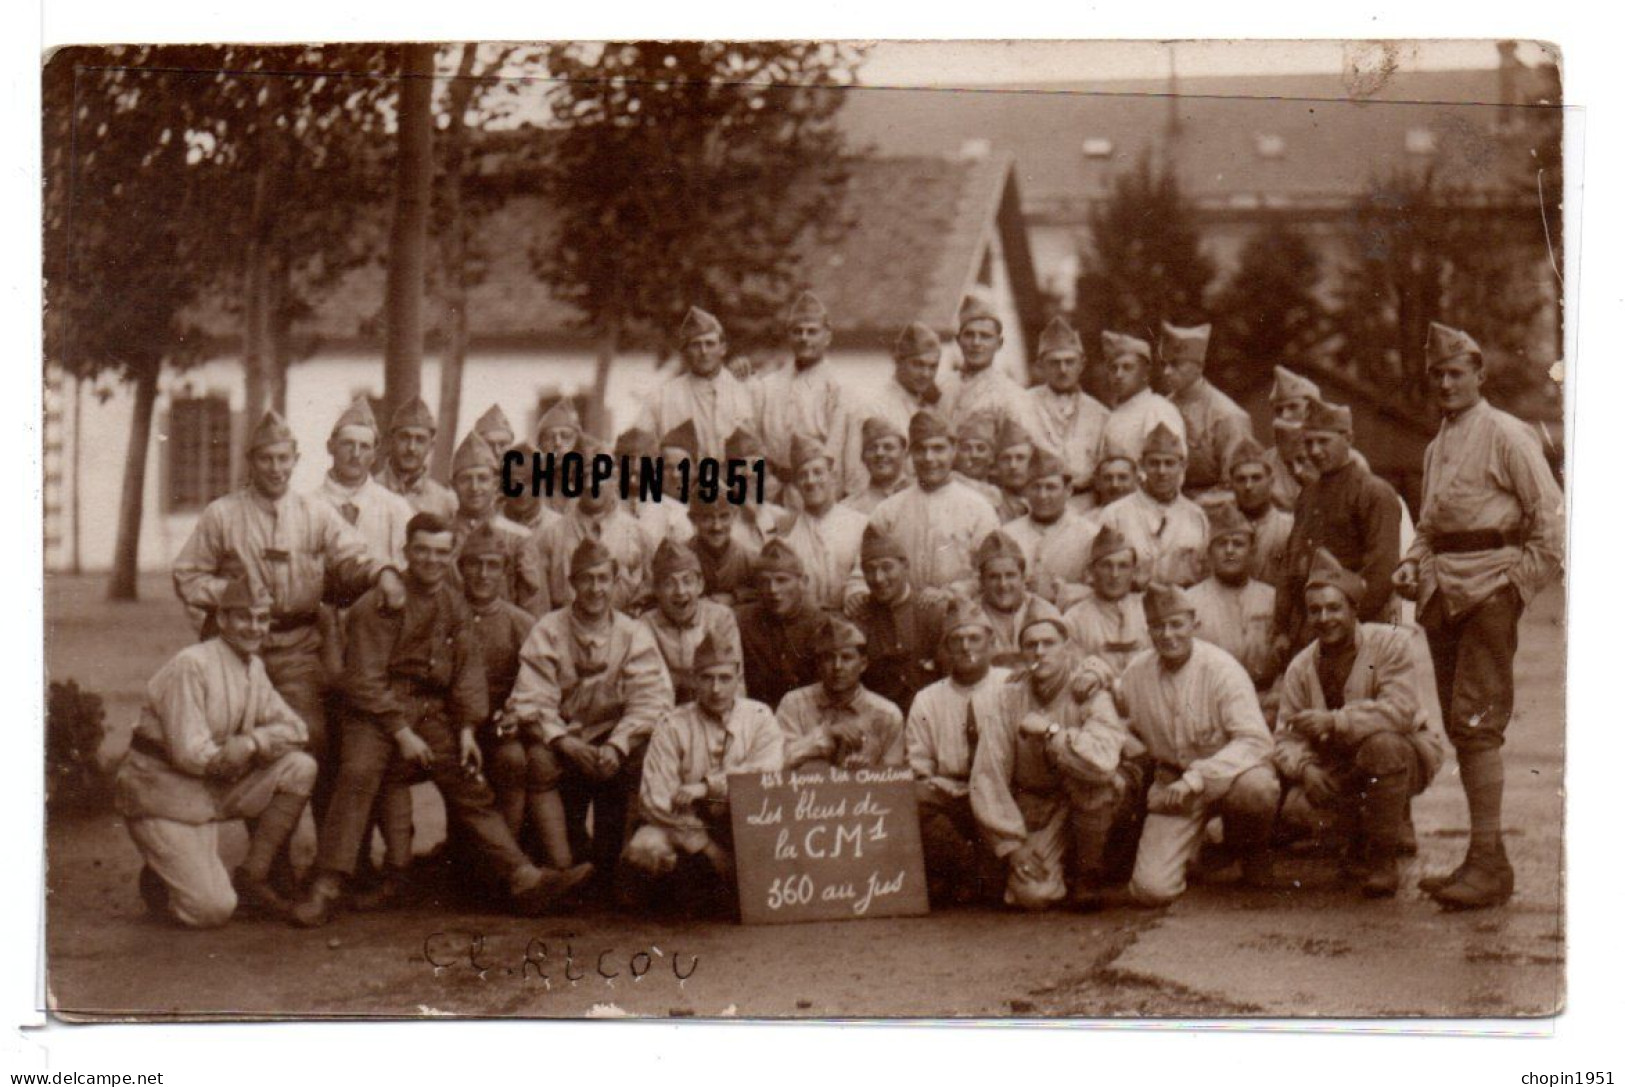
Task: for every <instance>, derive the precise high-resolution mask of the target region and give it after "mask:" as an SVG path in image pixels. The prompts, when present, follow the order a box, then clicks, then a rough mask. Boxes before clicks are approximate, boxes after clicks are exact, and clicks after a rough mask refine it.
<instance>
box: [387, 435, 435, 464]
mask: <svg viewBox="0 0 1625 1087" xmlns="http://www.w3.org/2000/svg"><path fill="white" fill-rule="evenodd" d="M433 448H434V431H432V430H430V429H429V428H428V427H420V426H403V427H397V428H396V429H395V432H394V433H393V434H391V435H390V436H389V462H390V463H391V464H392V465H394V466H395V470H396V471H397V472H399V473H400V474H401V475H403V476H415V475H417V474H418V473H419V472H421V471H423V468H424V466H425V465H426V464H428V463H429V451H430V450H431V449H433Z"/></svg>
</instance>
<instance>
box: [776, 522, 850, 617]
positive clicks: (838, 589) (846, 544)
mask: <svg viewBox="0 0 1625 1087" xmlns="http://www.w3.org/2000/svg"><path fill="white" fill-rule="evenodd" d="M868 523H869V518H867V517H865V516H864V515H863V514H861V513H858V512H857V511H856V510H852V509H848V508H847V507H845V506H841V505H834V506H831V507H830V508H829V509H827V510H825V511H824V514H823V516H822V517H817V516H814V515H813V514H811V513H808V512H807V511H806V510H801V511H800V512H798V513H792V514H789V515H788V516H786V517H785V519H784V521H783V523H782V524H780V526H779V531H778V536H779V538H780V539H781V540H783V541H784V543H785V545H786V546H787V547H789V548H790V550H791V551H794V552H795V553H796V556H797V557H798V558H799V559H801V565H802V567H803V568H804V569H805V570H806V571H807V588H808V590H809V591H810V592H811V594H812V598H813V601H814V602H815V603H816V604H817V605H818V606H819V607H820V608H826V609H838V608H839V607H840V606H841V599H842V596H843V594H844V593H845V590H846V583H847V581H848V579H850V578H851V576H852V569H853V567H855V566H857V564H858V549H859V547H860V546H862V544H863V529H864V526H865V525H867V524H868Z"/></svg>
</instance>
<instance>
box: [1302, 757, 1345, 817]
mask: <svg viewBox="0 0 1625 1087" xmlns="http://www.w3.org/2000/svg"><path fill="white" fill-rule="evenodd" d="M1303 795H1304V796H1305V797H1307V798H1308V800H1309V803H1311V804H1313V805H1314V806H1315V807H1317V808H1329V807H1331V806H1332V805H1333V804H1335V803H1336V802H1337V783H1336V782H1334V781H1333V780H1332V775H1331V774H1329V773H1327V772H1326V769H1325V767H1323V766H1320V765H1318V764H1317V763H1310V764H1309V765H1308V766H1305V767H1304V768H1303Z"/></svg>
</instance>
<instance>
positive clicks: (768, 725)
mask: <svg viewBox="0 0 1625 1087" xmlns="http://www.w3.org/2000/svg"><path fill="white" fill-rule="evenodd" d="M782 769H784V736H783V734H782V733H781V732H780V731H779V724H778V722H777V721H775V720H774V719H773V711H772V710H770V709H768V708H767V707H766V706H764V705H762V704H761V703H760V702H755V701H752V700H751V699H748V698H741V699H738V700H736V701H735V702H734V704H733V708H732V709H731V710H729V711H728V719H727V721H725V722H719V721H714V720H712V719H711V718H710V717H708V716H706V714H704V713H703V712H701V710H700V708H699V706H697V705H695V704H694V703H693V702H690V703H688V704H687V705H684V706H678V707H677V708H675V709H672V710H668V711H667V712H666V713H664V714H662V715H661V718H660V720H659V722H658V723H657V724H656V725H655V726H654V731H653V732H652V733H651V734H650V736H649V750H648V753H647V754H646V755H645V756H644V758H643V782H642V784H641V786H640V787H639V791H638V807H639V810H640V812H641V814H642V816H643V819H644V820H645V821H646V822H649V823H652V824H654V825H656V826H661V827H666V828H668V829H671V830H677V831H687V832H692V833H701V834H703V833H704V831H705V829H706V827H705V821H704V820H703V819H701V818H700V815H699V814H698V812H696V811H695V809H694V808H693V807H692V806H679V805H677V804H676V803H674V798H675V796H676V795H677V790H678V788H679V787H680V786H683V785H699V784H702V783H703V784H705V785H706V786H707V788H708V789H709V790H710V792H711V795H712V796H715V797H719V798H726V797H727V795H728V775H729V774H757V773H762V774H766V773H772V772H774V771H776V770H782Z"/></svg>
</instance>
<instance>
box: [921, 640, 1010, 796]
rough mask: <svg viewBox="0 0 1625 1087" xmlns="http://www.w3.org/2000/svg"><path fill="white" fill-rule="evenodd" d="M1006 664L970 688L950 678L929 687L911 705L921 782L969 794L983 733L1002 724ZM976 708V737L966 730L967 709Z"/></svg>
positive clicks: (1006, 675)
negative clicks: (974, 763) (972, 769)
mask: <svg viewBox="0 0 1625 1087" xmlns="http://www.w3.org/2000/svg"><path fill="white" fill-rule="evenodd" d="M1009 678H1010V670H1009V669H1007V668H997V667H995V668H990V669H988V672H987V675H985V676H983V677H982V678H981V679H980V680H978V681H977V682H976V683H974V684H971V685H969V686H967V685H965V684H962V683H960V682H959V681H958V680H956V679H954V678H953V677H952V676H945V677H943V678H942V679H939V680H937V681H936V682H935V683H933V684H931V686H929V687H927V688H925V690H923V691H921V692H920V693H919V694H918V695H916V696H915V698H914V705H913V706H911V707H909V711H908V724H907V725H906V726H905V733H904V735H905V737H906V739H905V741H904V742H905V743H906V744H907V747H908V764H909V767H910V769H912V770H913V771H914V778H915V780H916V781H924V782H929V783H930V784H932V785H934V786H936V787H937V788H939V789H941V790H942V791H943V792H945V793H947V794H948V795H949V796H968V795H969V794H970V771H971V762H972V760H973V759H974V758H975V756H976V745H977V744H978V743H979V742H980V741H981V732H982V730H983V729H986V728H993V727H995V726H996V725H997V724H998V721H999V714H1000V713H1001V712H1002V704H1001V699H1002V697H1003V695H1002V693H1001V691H1002V688H1003V687H1004V684H1005V681H1006V680H1008V679H1009ZM973 704H974V706H975V708H976V735H975V736H972V735H970V734H969V733H968V732H967V730H966V727H965V726H966V719H967V717H968V712H967V711H968V710H969V709H970V707H971V706H972V705H973Z"/></svg>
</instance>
